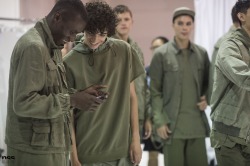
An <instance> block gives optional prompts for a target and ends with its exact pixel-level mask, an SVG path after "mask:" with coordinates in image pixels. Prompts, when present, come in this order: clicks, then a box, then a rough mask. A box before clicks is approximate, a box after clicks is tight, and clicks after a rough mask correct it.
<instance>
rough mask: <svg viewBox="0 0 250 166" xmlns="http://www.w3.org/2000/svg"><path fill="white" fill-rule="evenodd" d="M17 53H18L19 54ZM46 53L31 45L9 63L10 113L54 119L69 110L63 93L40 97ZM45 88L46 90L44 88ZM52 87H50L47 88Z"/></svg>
mask: <svg viewBox="0 0 250 166" xmlns="http://www.w3.org/2000/svg"><path fill="white" fill-rule="evenodd" d="M20 52H21V51H20ZM46 53H47V52H46V50H44V49H43V48H42V47H39V46H38V45H32V46H29V47H27V48H26V49H24V50H22V52H21V53H16V54H20V55H18V58H16V59H14V60H13V61H12V63H14V64H15V65H16V66H13V68H15V69H13V70H16V71H15V72H14V73H15V74H13V73H11V74H12V76H11V77H12V78H13V96H14V97H13V106H14V112H15V113H16V114H17V115H18V116H21V117H31V118H37V119H52V118H56V117H58V116H60V115H62V114H64V113H66V112H68V111H69V110H70V97H69V95H68V94H63V93H58V94H54V93H49V94H47V95H44V94H42V93H41V92H42V91H43V90H44V85H45V83H46V79H47V70H48V66H47V64H46V61H45V58H44V56H43V55H44V54H46ZM45 88H46V87H45ZM47 88H53V87H47Z"/></svg>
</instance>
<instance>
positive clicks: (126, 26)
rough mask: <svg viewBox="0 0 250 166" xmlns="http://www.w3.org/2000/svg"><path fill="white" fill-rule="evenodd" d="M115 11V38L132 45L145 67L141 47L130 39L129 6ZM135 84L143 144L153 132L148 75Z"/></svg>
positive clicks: (131, 23)
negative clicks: (116, 21) (116, 22)
mask: <svg viewBox="0 0 250 166" xmlns="http://www.w3.org/2000/svg"><path fill="white" fill-rule="evenodd" d="M113 10H114V12H115V13H116V15H117V19H118V24H117V26H116V33H115V35H114V36H113V38H116V39H120V40H123V41H125V42H127V43H128V44H130V46H131V47H132V49H134V50H135V52H136V54H137V56H138V57H139V59H140V61H141V63H142V65H143V66H144V56H143V53H142V51H141V49H140V47H139V46H138V44H137V43H136V42H134V41H133V40H132V39H131V38H130V37H129V32H130V30H131V28H132V25H133V16H132V12H131V10H130V9H129V8H128V6H125V5H117V6H116V7H114V9H113ZM134 82H135V91H136V95H137V99H138V111H139V126H140V135H141V143H142V142H143V139H148V138H149V137H150V135H151V132H152V125H151V118H150V117H151V113H150V104H149V99H150V94H149V89H148V86H147V79H146V74H143V75H141V76H140V77H138V78H136V79H135V81H134Z"/></svg>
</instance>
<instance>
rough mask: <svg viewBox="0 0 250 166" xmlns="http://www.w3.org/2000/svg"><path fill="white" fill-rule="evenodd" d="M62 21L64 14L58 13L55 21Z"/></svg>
mask: <svg viewBox="0 0 250 166" xmlns="http://www.w3.org/2000/svg"><path fill="white" fill-rule="evenodd" d="M61 20H62V14H61V13H60V12H56V13H55V15H54V21H55V22H60V21H61Z"/></svg>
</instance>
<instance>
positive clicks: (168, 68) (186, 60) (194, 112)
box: [149, 7, 209, 166]
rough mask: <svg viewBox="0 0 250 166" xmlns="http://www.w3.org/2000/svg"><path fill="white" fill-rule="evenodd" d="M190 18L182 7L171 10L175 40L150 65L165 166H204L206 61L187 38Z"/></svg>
mask: <svg viewBox="0 0 250 166" xmlns="http://www.w3.org/2000/svg"><path fill="white" fill-rule="evenodd" d="M194 15H195V13H194V11H192V10H190V9H189V8H186V7H181V8H177V9H176V10H175V11H174V13H173V28H174V30H175V37H174V39H173V40H172V41H169V42H168V43H167V44H165V45H163V46H161V47H159V48H158V49H156V51H155V52H154V56H153V59H152V61H151V65H150V73H149V75H150V79H151V81H150V91H151V99H152V111H153V114H154V119H153V120H154V123H153V124H154V125H155V126H156V128H157V133H158V135H159V136H160V137H161V138H162V139H163V140H164V143H165V144H164V147H163V152H164V161H165V165H166V166H205V165H208V161H207V154H206V145H205V137H206V136H208V134H209V125H208V121H207V118H206V115H205V112H204V110H205V109H206V106H207V101H206V97H205V95H206V92H207V89H208V77H209V59H208V55H207V52H206V50H205V49H204V48H202V47H200V46H198V45H196V44H194V43H192V42H191V41H190V39H189V37H190V34H191V31H192V29H193V25H194ZM177 156H178V157H177Z"/></svg>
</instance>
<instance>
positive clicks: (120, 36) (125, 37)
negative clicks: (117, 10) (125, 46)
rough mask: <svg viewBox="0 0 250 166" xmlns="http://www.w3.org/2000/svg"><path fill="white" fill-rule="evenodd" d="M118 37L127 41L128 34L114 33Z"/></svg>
mask: <svg viewBox="0 0 250 166" xmlns="http://www.w3.org/2000/svg"><path fill="white" fill-rule="evenodd" d="M116 35H117V36H118V37H119V39H121V40H123V41H125V42H128V35H121V34H118V33H117V34H116Z"/></svg>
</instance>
